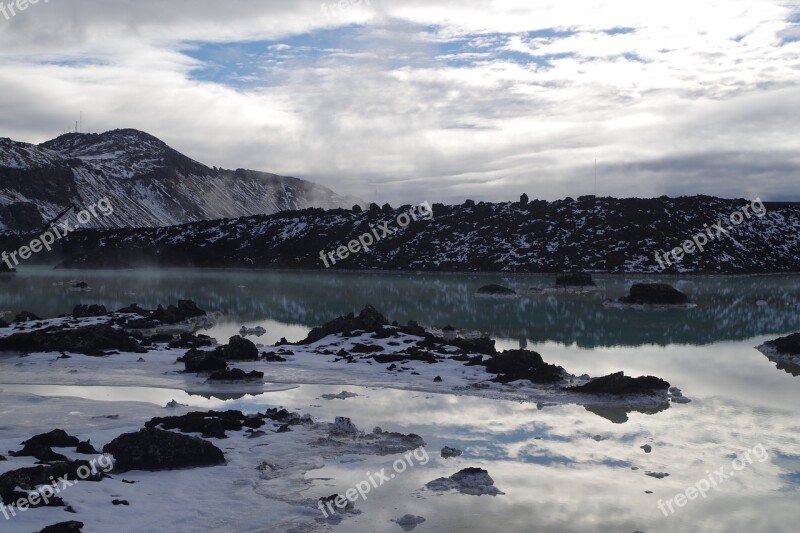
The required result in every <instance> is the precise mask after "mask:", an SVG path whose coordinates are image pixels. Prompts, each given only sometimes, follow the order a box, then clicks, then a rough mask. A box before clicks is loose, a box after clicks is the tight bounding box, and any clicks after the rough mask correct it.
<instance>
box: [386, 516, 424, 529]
mask: <svg viewBox="0 0 800 533" xmlns="http://www.w3.org/2000/svg"><path fill="white" fill-rule="evenodd" d="M392 522H394V523H395V524H397V525H398V526H400V527H402V528H403V530H404V531H411V530H413V529H414V528H415V527H417V526H418V525H420V524H421V523H423V522H425V518H423V517H421V516H415V515H413V514H405V515H403V516H401V517H400V518H397V519H395V520H392Z"/></svg>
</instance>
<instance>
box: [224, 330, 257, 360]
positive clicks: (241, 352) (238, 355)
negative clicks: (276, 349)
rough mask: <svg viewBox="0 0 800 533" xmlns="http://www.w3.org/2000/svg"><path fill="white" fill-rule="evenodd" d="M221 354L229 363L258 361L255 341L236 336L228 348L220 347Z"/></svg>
mask: <svg viewBox="0 0 800 533" xmlns="http://www.w3.org/2000/svg"><path fill="white" fill-rule="evenodd" d="M219 349H220V350H221V353H222V354H223V355H224V357H225V359H227V360H228V361H255V360H257V359H258V357H259V355H258V348H256V345H255V344H253V341H251V340H248V339H245V338H244V337H240V336H239V335H234V336H233V337H231V338H230V340H228V345H227V346H220V348H219Z"/></svg>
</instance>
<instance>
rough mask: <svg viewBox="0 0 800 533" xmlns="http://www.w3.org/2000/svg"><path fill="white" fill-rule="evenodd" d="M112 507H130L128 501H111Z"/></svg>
mask: <svg viewBox="0 0 800 533" xmlns="http://www.w3.org/2000/svg"><path fill="white" fill-rule="evenodd" d="M111 504H112V505H130V503H129V502H128V500H111Z"/></svg>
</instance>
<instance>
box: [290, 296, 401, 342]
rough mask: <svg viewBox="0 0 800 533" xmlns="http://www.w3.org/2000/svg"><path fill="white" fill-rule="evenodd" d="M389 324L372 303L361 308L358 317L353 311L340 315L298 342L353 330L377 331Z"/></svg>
mask: <svg viewBox="0 0 800 533" xmlns="http://www.w3.org/2000/svg"><path fill="white" fill-rule="evenodd" d="M387 325H389V321H388V320H386V317H384V316H383V315H382V314H380V313H379V312H378V310H377V309H375V308H374V307H372V306H371V305H367V306H366V307H364V309H362V310H361V312H360V313H359V315H358V316H357V317H356V316H355V315H354V314H353V313H350V314H349V315H346V316H340V317H338V318H335V319H333V320H331V321H330V322H327V323H325V324H323V325H322V326H320V327H317V328H314V329H312V330H311V331H310V332H309V334H308V336H307V337H306V338H305V339H303V340H302V341H300V342H299V343H298V344H311V343H313V342H316V341H318V340H320V339H324V338H325V337H327V336H328V335H335V334H337V333H346V332H351V331H365V332H369V333H375V332H377V331H379V330H381V329H383V326H387Z"/></svg>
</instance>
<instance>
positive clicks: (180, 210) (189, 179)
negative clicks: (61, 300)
mask: <svg viewBox="0 0 800 533" xmlns="http://www.w3.org/2000/svg"><path fill="white" fill-rule="evenodd" d="M103 197H108V198H109V200H110V202H111V205H112V206H113V207H114V215H113V216H111V217H107V218H106V217H100V218H96V219H93V220H92V222H91V224H90V226H91V227H104V228H125V227H154V226H170V225H175V224H183V223H187V222H194V221H200V220H214V219H220V218H236V217H241V216H247V215H256V214H272V213H277V212H279V211H284V210H296V209H305V208H307V207H322V208H328V209H330V208H338V207H347V208H349V207H351V206H353V205H354V204H357V203H358V204H360V203H362V202H361V201H360V200H358V199H356V198H349V197H346V196H339V195H337V194H336V193H334V192H333V191H331V190H330V189H328V188H326V187H323V186H321V185H317V184H315V183H311V182H308V181H304V180H300V179H297V178H290V177H284V176H277V175H275V174H267V173H264V172H256V171H250V170H243V169H239V170H236V171H233V170H221V169H219V170H218V169H216V168H213V169H212V168H209V167H207V166H205V165H203V164H201V163H198V162H197V161H194V160H192V159H190V158H188V157H186V156H185V155H183V154H181V153H179V152H177V151H176V150H173V149H172V148H170V147H169V146H167V145H166V144H165V143H164V142H162V141H160V140H159V139H157V138H155V137H153V136H152V135H149V134H147V133H144V132H141V131H137V130H131V129H127V130H114V131H109V132H106V133H102V134H79V133H69V134H65V135H62V136H60V137H58V138H56V139H53V140H51V141H47V142H45V143H43V144H41V145H38V146H36V145H31V144H26V143H19V142H15V141H12V140H11V139H0V229H7V230H16V231H28V230H33V229H36V228H38V227H39V226H41V225H42V223H43V221H44V220H49V219H50V218H52V217H54V216H56V215H57V214H58V213H59V212H60V211H62V210H63V209H64V208H65V207H67V206H68V205H69V204H72V205H74V206H75V207H76V208H78V209H82V208H84V207H87V206H89V205H91V204H92V203H94V202H96V201H97V200H99V199H101V198H103ZM37 212H38V216H37Z"/></svg>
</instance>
